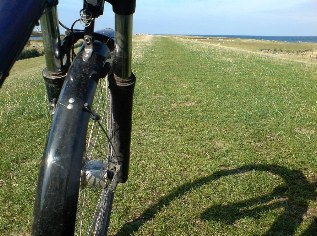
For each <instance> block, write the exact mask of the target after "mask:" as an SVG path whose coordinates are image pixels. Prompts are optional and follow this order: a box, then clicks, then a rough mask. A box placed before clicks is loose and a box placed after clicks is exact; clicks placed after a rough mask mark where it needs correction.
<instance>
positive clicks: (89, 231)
mask: <svg viewBox="0 0 317 236" xmlns="http://www.w3.org/2000/svg"><path fill="white" fill-rule="evenodd" d="M110 97H111V96H110V91H109V88H108V80H107V78H101V79H100V80H99V82H98V85H97V89H96V93H95V97H94V102H93V105H92V108H91V110H92V111H91V112H92V118H91V119H90V122H89V124H88V130H87V137H86V151H85V154H84V157H83V159H84V160H83V170H82V173H86V171H88V169H89V167H87V163H91V162H94V161H96V163H98V164H99V165H102V169H101V170H100V167H97V172H98V171H99V172H98V173H99V174H98V176H97V177H96V176H89V181H90V183H84V182H85V181H86V182H87V181H88V180H87V179H86V177H83V175H82V177H81V178H82V179H81V188H80V190H79V198H78V203H77V215H76V228H75V234H76V235H106V234H107V230H108V226H109V221H110V213H111V208H112V202H113V197H114V189H115V187H116V178H112V180H110V179H109V178H107V172H108V168H109V165H110V163H111V162H112V156H113V155H114V153H112V152H113V150H112V147H111V141H110V139H111V123H112V122H111V114H112V112H111V99H110ZM98 168H99V170H98Z"/></svg>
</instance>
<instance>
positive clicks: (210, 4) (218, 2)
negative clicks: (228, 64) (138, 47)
mask: <svg viewBox="0 0 317 236" xmlns="http://www.w3.org/2000/svg"><path fill="white" fill-rule="evenodd" d="M59 2H60V4H59V17H60V20H61V21H62V22H64V23H65V24H67V25H71V23H72V22H73V21H75V20H76V19H77V18H78V16H79V13H78V12H79V10H80V9H81V4H79V3H80V2H81V1H78V0H63V1H59ZM316 11H317V0H234V1H232V0H137V9H136V13H135V15H134V33H150V34H196V35H197V34H207V35H208V34H210V35H277V36H280V35H282V36H293V35H294V36H297V35H298V36H301V35H302V36H308V35H314V36H317V14H316ZM113 22H114V20H113V14H112V11H111V7H110V6H109V4H106V8H105V13H104V16H103V17H102V18H101V19H97V27H98V28H106V27H113Z"/></svg>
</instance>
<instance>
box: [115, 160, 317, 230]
mask: <svg viewBox="0 0 317 236" xmlns="http://www.w3.org/2000/svg"><path fill="white" fill-rule="evenodd" d="M249 171H262V172H268V173H271V174H273V175H277V176H279V177H281V178H282V179H283V180H284V183H283V184H282V185H280V186H277V187H276V188H275V189H274V190H273V191H272V192H271V193H269V194H267V195H264V196H260V197H257V198H251V199H248V200H245V201H240V202H236V203H233V204H230V205H216V206H212V207H211V208H209V209H207V210H205V211H204V212H203V213H202V214H201V218H202V219H203V220H218V221H221V222H224V223H226V224H229V225H230V224H234V223H235V222H236V221H237V220H239V219H241V218H244V217H253V218H257V217H259V216H260V214H261V213H263V212H265V211H269V210H274V209H277V208H283V210H284V211H283V213H282V214H281V215H279V216H278V217H277V219H275V221H274V223H273V224H272V225H271V227H270V229H269V230H268V231H267V232H266V233H265V234H264V235H293V234H294V233H295V231H296V229H297V228H298V227H299V226H300V225H301V223H302V221H303V217H304V215H305V214H306V213H307V210H308V201H309V200H316V199H317V194H316V193H315V190H316V188H317V183H315V182H314V183H310V182H309V181H308V180H307V178H306V177H305V176H304V174H303V173H302V172H301V171H299V170H290V169H288V168H286V167H282V166H278V165H262V164H254V165H245V166H242V167H239V168H236V169H231V170H221V171H217V172H215V173H214V174H212V175H210V176H207V177H204V178H200V179H198V180H196V181H194V182H191V183H187V184H184V185H182V186H180V187H178V188H176V189H175V190H174V191H173V192H171V193H170V194H169V195H167V196H166V197H164V198H162V199H161V200H159V201H158V202H157V203H156V204H154V205H153V206H151V207H150V208H148V209H147V210H145V211H144V212H143V213H142V214H141V216H139V217H138V218H137V219H135V220H133V221H132V222H128V223H126V224H124V225H123V226H122V227H121V229H120V230H119V232H118V234H117V235H132V234H133V233H134V232H137V231H138V230H139V229H140V227H141V226H142V225H144V224H145V223H146V222H148V221H150V220H152V219H153V218H154V217H155V215H156V214H157V213H158V212H159V211H160V210H161V209H162V208H163V207H166V206H168V205H169V204H170V203H171V202H173V201H174V200H176V199H177V198H179V197H181V196H183V195H185V194H186V193H187V192H189V191H192V190H195V189H198V188H200V187H202V186H203V185H206V184H208V183H209V182H211V181H216V180H218V179H220V178H222V177H226V176H231V175H238V174H243V173H247V172H249ZM314 217H315V216H314ZM316 232H317V218H314V220H313V223H312V224H311V225H310V226H309V227H308V228H307V229H306V230H305V232H303V234H302V235H316Z"/></svg>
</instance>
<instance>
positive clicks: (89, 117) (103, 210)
mask: <svg viewBox="0 0 317 236" xmlns="http://www.w3.org/2000/svg"><path fill="white" fill-rule="evenodd" d="M106 1H107V2H108V3H110V4H111V5H112V8H113V12H114V13H115V35H111V34H112V33H111V32H112V31H109V30H108V31H99V32H98V31H95V29H94V25H95V19H96V18H98V17H99V16H101V15H102V14H103V10H104V4H105V0H83V9H82V10H81V12H80V21H81V22H82V24H83V25H84V30H75V29H74V25H75V23H76V22H77V21H76V22H75V23H74V24H73V25H72V27H71V28H67V27H66V29H67V30H66V36H65V37H64V38H63V39H62V38H61V35H60V32H59V26H58V25H59V20H58V16H57V5H58V1H57V0H29V1H12V0H3V1H1V3H0V32H6V33H3V34H1V35H0V42H1V44H0V85H2V84H3V82H4V80H5V79H6V77H7V76H8V74H9V70H10V68H11V67H12V65H13V63H14V61H15V60H16V58H17V56H18V55H19V53H20V52H21V51H22V49H23V47H24V45H25V44H26V42H27V40H28V38H29V36H30V34H31V32H32V30H33V28H34V26H35V24H36V22H37V21H38V19H39V18H41V20H40V21H41V28H42V34H43V41H44V50H45V61H46V68H45V69H44V70H43V78H44V81H45V85H46V92H47V97H48V103H49V107H50V109H49V110H50V113H51V114H52V115H53V118H52V124H51V128H50V131H49V134H48V138H47V143H46V147H45V149H44V155H43V159H42V162H41V166H40V171H39V177H38V184H37V190H36V199H35V204H34V213H33V225H32V234H33V235H73V234H79V235H82V234H87V235H106V234H107V230H108V227H109V221H110V214H111V208H112V202H113V198H114V191H115V188H116V186H117V184H118V183H124V182H126V181H127V179H128V169H129V159H130V140H131V126H132V122H131V119H132V100H133V90H134V85H135V80H136V78H135V76H134V75H133V73H132V72H131V57H132V24H133V13H134V11H135V5H136V0H106ZM16 12H18V13H19V14H16ZM13 14H14V17H13ZM60 24H61V23H60ZM61 25H62V26H63V24H61ZM12 29H13V30H12ZM79 40H83V45H82V46H81V48H80V50H79V52H78V53H77V55H76V53H75V50H74V45H75V44H76V43H77V42H78V41H79Z"/></svg>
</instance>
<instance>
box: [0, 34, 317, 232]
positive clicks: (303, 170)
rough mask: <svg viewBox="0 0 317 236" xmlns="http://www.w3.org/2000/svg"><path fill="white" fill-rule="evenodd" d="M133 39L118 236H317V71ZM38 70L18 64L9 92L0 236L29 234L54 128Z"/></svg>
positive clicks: (114, 228) (4, 97)
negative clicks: (127, 162) (128, 142)
mask: <svg viewBox="0 0 317 236" xmlns="http://www.w3.org/2000/svg"><path fill="white" fill-rule="evenodd" d="M134 43H135V48H137V49H138V50H137V51H135V52H134V53H135V55H136V56H135V61H134V66H133V67H134V68H135V73H136V75H137V78H138V81H137V87H136V91H135V102H134V121H133V122H134V126H133V140H132V161H131V170H130V179H129V181H128V182H127V183H126V184H124V185H120V186H119V188H118V191H117V193H116V197H115V206H114V212H113V219H112V222H111V235H129V234H130V235H132V234H133V235H263V234H267V235H313V234H312V233H313V232H316V230H317V228H316V227H317V225H316V219H317V213H316V207H317V202H316V186H317V184H316V180H317V162H316V151H317V142H316V141H317V129H316V127H317V116H316V113H317V95H316V91H317V80H316V79H317V74H316V71H317V67H316V65H312V64H309V63H304V62H303V63H299V62H296V61H291V60H283V58H272V57H267V56H266V55H260V54H254V53H248V52H247V51H246V49H245V48H244V49H243V50H237V49H234V50H231V49H230V48H220V47H217V46H216V45H212V44H208V43H205V42H195V41H194V40H191V39H187V40H185V39H179V38H172V37H144V38H141V37H140V38H138V39H136V40H135V42H134ZM143 43H144V44H145V46H142V44H143ZM31 62H32V60H31V61H30V63H31ZM21 63H22V62H21ZM21 66H22V65H21ZM24 66H25V68H27V66H26V65H24ZM22 68H24V67H22ZM39 73H40V72H39ZM39 73H38V74H37V73H36V72H33V71H26V72H25V73H24V74H23V72H20V73H19V70H18V69H17V75H16V76H15V77H16V78H12V79H11V81H9V83H7V84H6V85H5V87H4V88H3V89H2V90H1V92H0V105H1V107H2V111H1V113H0V114H1V115H0V119H1V124H0V137H1V146H0V156H1V159H2V160H3V161H2V163H1V164H0V173H1V174H0V180H1V182H0V204H1V205H0V206H1V212H2V214H0V217H1V218H0V235H10V234H12V235H23V234H28V232H29V230H30V221H31V214H32V202H33V195H34V188H35V179H36V176H37V168H38V164H39V161H40V156H41V153H42V149H43V148H42V147H43V146H44V142H45V133H46V132H47V129H48V125H49V118H48V117H47V115H46V111H45V100H44V90H43V84H42V83H41V82H42V81H41V78H40V74H39ZM29 78H31V81H29ZM21 91H22V92H21ZM8 94H9V95H8ZM18 94H20V95H19V96H18ZM21 94H22V95H21ZM37 101H40V103H38V102H37ZM4 142H5V145H4Z"/></svg>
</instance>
